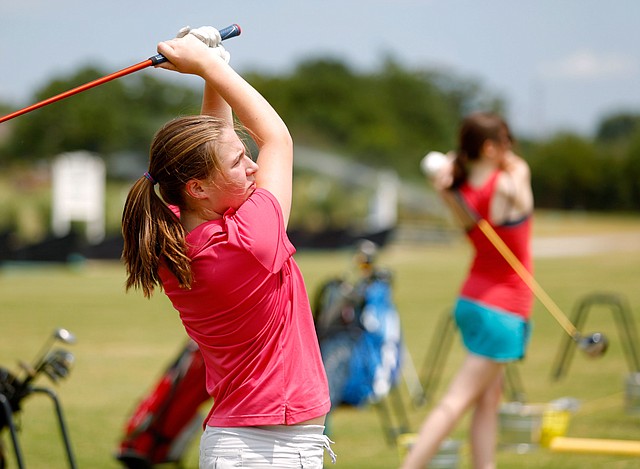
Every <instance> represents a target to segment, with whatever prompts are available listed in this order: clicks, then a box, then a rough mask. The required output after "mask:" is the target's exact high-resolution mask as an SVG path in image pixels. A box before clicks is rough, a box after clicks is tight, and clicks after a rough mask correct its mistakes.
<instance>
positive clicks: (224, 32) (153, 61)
mask: <svg viewBox="0 0 640 469" xmlns="http://www.w3.org/2000/svg"><path fill="white" fill-rule="evenodd" d="M219 32H220V37H221V38H222V40H223V41H224V40H225V39H230V38H232V37H236V36H239V35H240V33H241V29H240V26H238V25H237V24H232V25H231V26H227V27H226V28H223V29H221V30H220V31H219ZM166 61H167V58H166V57H165V56H164V55H162V54H157V55H154V56H153V57H149V58H148V59H147V60H144V61H142V62H139V63H137V64H135V65H131V66H130V67H126V68H123V69H122V70H119V71H117V72H114V73H111V74H109V75H105V76H104V77H102V78H98V79H96V80H93V81H90V82H89V83H85V84H84V85H80V86H77V87H75V88H73V89H71V90H68V91H65V92H63V93H60V94H57V95H55V96H52V97H51V98H48V99H45V100H43V101H40V102H38V103H35V104H32V105H30V106H27V107H25V108H22V109H19V110H17V111H15V112H12V113H10V114H7V115H6V116H2V117H0V124H1V123H3V122H5V121H8V120H10V119H13V118H14V117H18V116H21V115H23V114H26V113H27V112H31V111H33V110H35V109H39V108H41V107H43V106H46V105H48V104H51V103H55V102H56V101H60V100H61V99H64V98H68V97H69V96H73V95H74V94H78V93H81V92H82V91H86V90H88V89H91V88H94V87H96V86H98V85H102V84H103V83H107V82H109V81H111V80H115V79H116V78H120V77H123V76H125V75H129V74H131V73H133V72H137V71H139V70H142V69H144V68H147V67H150V66H152V65H158V64H161V63H163V62H166Z"/></svg>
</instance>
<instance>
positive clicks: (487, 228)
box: [476, 218, 580, 340]
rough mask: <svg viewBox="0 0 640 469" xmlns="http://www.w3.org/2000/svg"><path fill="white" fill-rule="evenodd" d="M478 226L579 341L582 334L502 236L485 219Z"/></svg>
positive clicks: (552, 313) (477, 223)
mask: <svg viewBox="0 0 640 469" xmlns="http://www.w3.org/2000/svg"><path fill="white" fill-rule="evenodd" d="M476 225H477V226H478V228H479V229H480V231H482V233H484V235H485V236H486V237H487V239H488V240H489V241H490V242H491V244H492V245H493V246H494V247H495V248H496V249H497V250H498V252H499V253H500V254H501V255H502V257H503V258H504V260H505V261H507V263H508V264H509V265H510V266H511V268H512V269H513V270H514V271H515V272H516V273H517V274H518V276H519V277H520V278H521V279H522V281H523V282H524V283H526V284H527V286H528V287H529V288H530V289H531V291H532V292H533V294H534V295H535V296H536V298H538V300H540V302H541V303H542V304H543V305H544V307H545V308H546V309H547V310H548V311H549V312H550V313H551V315H552V316H553V317H554V318H555V319H556V321H558V323H559V324H560V326H562V328H563V329H564V330H565V331H566V332H567V334H569V335H570V336H571V337H572V338H573V339H574V340H579V338H580V333H579V332H578V330H577V329H576V327H575V326H574V325H573V324H572V323H571V321H569V319H567V317H566V316H565V314H564V313H563V312H562V310H561V309H560V308H559V307H558V305H556V303H555V302H554V301H553V300H552V299H551V297H550V296H549V295H547V292H545V291H544V290H543V288H542V287H541V286H540V284H539V283H538V282H537V281H536V279H535V278H534V277H533V275H531V273H530V272H529V271H528V270H527V269H526V267H525V266H524V265H522V262H520V260H519V259H518V258H517V257H516V255H515V254H514V253H513V251H511V249H509V246H507V245H506V244H505V242H504V241H503V240H502V238H501V237H500V235H498V233H496V231H495V230H494V229H493V227H492V226H491V225H490V224H489V222H488V221H487V220H485V219H482V218H481V219H480V220H477V221H476Z"/></svg>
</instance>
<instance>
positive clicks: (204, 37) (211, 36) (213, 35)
mask: <svg viewBox="0 0 640 469" xmlns="http://www.w3.org/2000/svg"><path fill="white" fill-rule="evenodd" d="M187 34H193V35H194V36H195V37H197V38H198V39H200V40H201V41H202V42H204V43H205V44H206V45H207V46H208V47H212V48H213V47H218V46H219V45H220V43H221V42H222V38H221V37H220V32H219V31H218V30H217V29H216V28H214V27H213V26H201V27H199V28H194V29H191V27H190V26H185V27H184V28H182V29H181V30H180V31H178V34H177V35H176V37H177V38H181V37H185V36H186V35H187Z"/></svg>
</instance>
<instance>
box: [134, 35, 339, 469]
mask: <svg viewBox="0 0 640 469" xmlns="http://www.w3.org/2000/svg"><path fill="white" fill-rule="evenodd" d="M183 36H184V37H180V38H176V39H172V40H170V41H166V42H162V43H160V44H159V45H158V52H159V53H161V54H163V55H164V56H165V57H167V59H168V62H166V63H165V64H162V65H161V67H163V68H166V69H169V70H174V71H178V72H180V73H184V74H193V75H197V76H200V77H201V78H203V80H204V83H205V86H204V98H203V104H202V112H201V115H198V116H188V117H180V118H177V119H174V120H172V121H170V122H169V123H167V124H166V125H165V126H164V127H162V128H161V129H160V131H159V132H158V133H157V134H156V136H155V138H154V140H153V143H152V145H151V151H150V161H149V170H148V172H146V173H145V174H144V176H143V177H141V178H140V179H139V180H138V181H137V182H136V183H135V184H134V186H133V187H132V189H131V191H130V192H129V196H128V198H127V201H126V204H125V209H124V214H123V220H122V227H123V235H124V240H125V246H124V252H123V259H124V262H125V265H126V269H127V275H128V278H127V284H126V286H127V289H130V288H132V287H133V288H139V289H141V290H142V292H143V294H144V295H145V296H147V297H149V296H150V295H151V294H152V293H153V291H154V289H155V288H156V287H158V288H160V289H163V290H164V292H165V293H166V295H167V296H168V297H169V299H170V300H171V302H172V303H173V305H174V307H175V308H176V310H177V311H178V312H179V314H180V318H181V320H182V323H183V325H184V327H185V330H186V331H187V333H188V334H189V336H190V337H191V338H192V339H193V340H194V341H195V342H196V343H197V344H198V346H199V348H200V351H201V352H202V355H203V358H204V361H205V365H206V371H207V377H206V380H207V390H208V392H209V394H210V395H211V396H212V397H213V399H214V403H213V407H212V409H211V411H210V413H209V415H208V416H207V419H206V422H205V432H204V434H203V436H202V439H201V443H200V467H201V468H203V469H204V468H207V469H209V468H216V467H237V466H235V464H238V465H239V464H243V466H242V467H256V468H257V467H279V468H289V467H292V468H294V467H295V468H298V467H311V468H322V464H323V452H324V449H327V450H328V451H329V453H330V454H331V455H332V457H333V456H334V455H333V453H332V452H331V449H330V448H329V443H330V442H329V440H328V438H327V437H326V436H324V435H323V430H324V419H325V416H326V414H327V413H328V411H329V407H330V403H329V392H328V386H327V378H326V374H325V371H324V367H323V365H322V360H321V356H320V352H319V347H318V342H317V338H316V334H315V329H314V325H313V319H312V314H311V309H310V307H309V302H308V297H307V293H306V289H305V285H304V281H303V278H302V274H301V273H300V270H299V268H298V266H297V264H296V263H295V261H294V259H293V254H294V253H295V248H294V247H293V246H292V245H291V243H290V242H289V239H288V238H287V234H286V227H287V222H288V219H289V213H290V209H291V191H292V173H293V172H292V166H293V145H292V141H291V136H290V134H289V132H288V130H287V127H286V125H285V124H284V123H283V122H282V120H281V119H280V117H279V116H278V114H277V113H276V112H275V110H274V109H273V108H272V107H271V106H270V105H269V104H268V103H267V102H266V101H265V99H264V98H263V97H262V96H261V95H260V94H259V93H258V92H257V91H256V90H255V89H253V88H252V87H251V86H250V85H249V84H248V83H247V82H246V81H244V80H243V79H242V78H241V77H240V76H239V75H238V74H236V73H235V72H234V71H233V69H232V68H231V67H229V65H228V58H229V54H228V52H227V51H226V50H224V48H223V47H222V46H221V45H220V36H219V33H218V31H216V30H215V29H214V28H210V27H204V28H198V29H197V30H191V31H190V32H188V33H187V34H186V35H183ZM203 36H205V38H206V39H208V41H203V39H202V38H203ZM207 43H208V46H207V45H206V44H207ZM232 111H233V112H234V113H235V115H236V117H237V119H238V120H239V121H240V122H241V123H242V124H243V126H244V128H245V129H246V130H247V131H248V133H249V134H250V135H251V136H252V137H253V139H254V141H255V143H256V145H257V147H258V149H259V154H258V158H257V160H256V161H255V162H254V161H253V160H252V159H251V157H250V156H249V154H248V153H247V150H246V148H245V145H244V144H243V143H242V141H241V140H240V138H239V137H238V134H237V133H236V131H235V129H234V121H233V116H232ZM156 185H157V191H156V187H155V186H156Z"/></svg>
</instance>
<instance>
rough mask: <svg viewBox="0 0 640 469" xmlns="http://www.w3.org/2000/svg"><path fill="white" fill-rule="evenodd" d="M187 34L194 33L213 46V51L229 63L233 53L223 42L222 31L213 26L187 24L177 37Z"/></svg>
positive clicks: (207, 44)
mask: <svg viewBox="0 0 640 469" xmlns="http://www.w3.org/2000/svg"><path fill="white" fill-rule="evenodd" d="M187 34H192V35H194V36H195V37H197V38H198V39H200V40H201V41H202V42H203V43H204V44H205V45H206V46H207V47H209V48H211V49H212V50H213V52H215V53H216V54H218V56H220V58H222V60H224V61H225V62H226V63H229V60H230V59H231V54H229V51H227V50H226V49H225V48H224V47H223V46H222V44H221V42H222V38H221V37H220V32H219V31H218V30H217V29H216V28H214V27H213V26H201V27H199V28H194V29H191V27H190V26H185V27H184V28H182V29H180V31H178V34H176V37H177V38H182V37H185V36H186V35H187Z"/></svg>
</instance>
